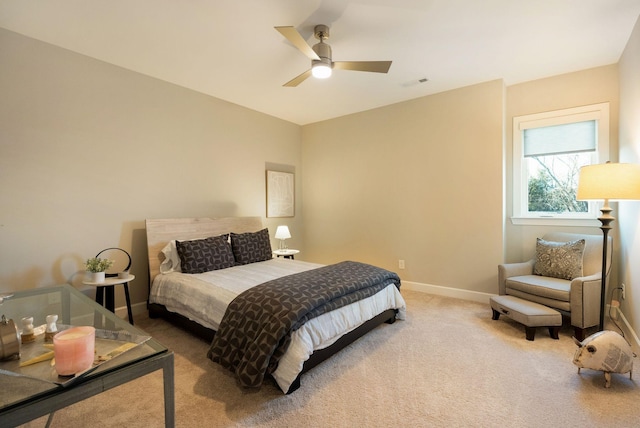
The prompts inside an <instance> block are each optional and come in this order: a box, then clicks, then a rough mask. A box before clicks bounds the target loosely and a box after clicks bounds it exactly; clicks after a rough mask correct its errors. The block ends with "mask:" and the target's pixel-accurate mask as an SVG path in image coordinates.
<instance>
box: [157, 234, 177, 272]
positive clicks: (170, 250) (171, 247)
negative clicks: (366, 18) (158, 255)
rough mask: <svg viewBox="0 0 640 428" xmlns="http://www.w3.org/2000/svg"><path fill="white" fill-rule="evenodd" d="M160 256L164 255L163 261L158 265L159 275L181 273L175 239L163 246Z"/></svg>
mask: <svg viewBox="0 0 640 428" xmlns="http://www.w3.org/2000/svg"><path fill="white" fill-rule="evenodd" d="M162 254H164V260H163V261H162V263H160V273H170V272H182V268H181V267H180V256H179V255H178V249H177V248H176V240H175V239H174V240H171V241H169V243H168V244H167V245H165V246H164V248H163V249H162Z"/></svg>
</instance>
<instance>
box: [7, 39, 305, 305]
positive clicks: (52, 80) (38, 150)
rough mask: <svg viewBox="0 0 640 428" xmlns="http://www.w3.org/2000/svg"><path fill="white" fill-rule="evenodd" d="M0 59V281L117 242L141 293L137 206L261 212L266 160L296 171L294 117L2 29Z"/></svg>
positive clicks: (179, 212)
mask: <svg viewBox="0 0 640 428" xmlns="http://www.w3.org/2000/svg"><path fill="white" fill-rule="evenodd" d="M0 64H2V66H1V72H0V94H1V95H0V201H1V206H2V208H1V209H0V260H1V261H0V292H3V291H5V292H6V291H9V290H20V289H26V288H34V287H43V286H48V285H53V284H59V283H64V282H70V283H72V284H74V285H76V286H78V287H79V288H82V285H81V275H78V273H79V272H81V271H82V270H83V268H82V263H83V262H84V260H85V259H86V258H87V257H91V256H94V255H95V254H96V253H97V252H98V251H99V250H101V249H103V248H106V247H110V246H119V247H122V248H124V249H126V250H128V251H130V252H131V254H132V256H133V259H134V261H133V268H132V271H133V273H134V274H135V275H136V276H137V278H136V279H135V281H134V282H133V284H132V300H133V301H134V302H145V301H146V298H147V293H148V285H147V271H146V269H147V262H146V247H145V245H146V243H145V234H144V220H145V218H165V217H192V216H194V217H196V216H207V217H224V216H236V215H238V216H243V215H245V216H246V215H251V216H255V215H257V216H264V215H265V172H264V171H265V166H266V165H273V164H276V165H286V166H288V167H290V168H293V169H294V170H296V172H299V169H300V168H299V167H300V132H301V130H300V127H299V126H297V125H294V124H291V123H288V122H285V121H282V120H279V119H275V118H273V117H270V116H266V115H264V114H261V113H257V112H254V111H251V110H248V109H245V108H242V107H239V106H237V105H233V104H230V103H227V102H224V101H221V100H218V99H215V98H212V97H209V96H205V95H202V94H199V93H196V92H193V91H190V90H187V89H184V88H181V87H178V86H175V85H171V84H168V83H165V82H162V81H159V80H156V79H152V78H149V77H145V76H142V75H140V74H137V73H133V72H130V71H127V70H124V69H122V68H118V67H115V66H112V65H109V64H106V63H103V62H100V61H96V60H93V59H90V58H88V57H85V56H82V55H78V54H75V53H72V52H69V51H67V50H64V49H60V48H57V47H53V46H51V45H47V44H44V43H41V42H38V41H35V40H32V39H29V38H25V37H23V36H20V35H17V34H15V33H12V32H8V31H6V30H2V29H0ZM212 78H215V75H212ZM297 177H299V174H297ZM296 187H297V189H298V196H301V193H300V190H299V189H300V188H301V187H300V186H299V185H298V186H296ZM298 200H299V201H300V200H301V197H299V198H298ZM296 211H297V212H298V213H300V211H301V210H300V207H299V206H298V207H297V210H296ZM280 223H281V222H280V221H277V220H274V219H268V220H267V219H265V224H266V225H267V226H269V227H270V229H271V230H272V235H273V233H275V226H277V224H280ZM283 223H286V224H289V225H290V226H291V230H292V234H293V235H294V236H293V238H292V239H291V240H290V241H289V242H290V243H291V246H301V244H302V242H301V232H299V231H301V229H302V220H301V216H300V215H297V216H296V218H294V219H285V220H284V221H283ZM274 245H275V242H274ZM123 304H124V303H123V297H122V295H121V294H119V295H117V302H116V305H117V306H122V305H123Z"/></svg>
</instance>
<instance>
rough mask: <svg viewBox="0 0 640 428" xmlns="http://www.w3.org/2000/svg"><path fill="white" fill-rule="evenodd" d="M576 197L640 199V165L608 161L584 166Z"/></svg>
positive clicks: (581, 170) (590, 198) (581, 199)
mask: <svg viewBox="0 0 640 428" xmlns="http://www.w3.org/2000/svg"><path fill="white" fill-rule="evenodd" d="M576 199H578V200H579V201H587V200H602V199H611V200H619V199H640V165H636V164H630V163H609V162H607V163H603V164H597V165H587V166H583V167H582V168H580V176H579V179H578V194H577V198H576Z"/></svg>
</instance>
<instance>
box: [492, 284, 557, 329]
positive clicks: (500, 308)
mask: <svg viewBox="0 0 640 428" xmlns="http://www.w3.org/2000/svg"><path fill="white" fill-rule="evenodd" d="M489 301H490V303H491V309H492V310H493V316H492V319H494V320H497V319H499V318H500V314H504V315H506V316H508V317H509V318H511V319H512V320H514V321H517V322H519V323H520V324H523V325H524V327H525V332H526V336H527V340H533V339H534V338H535V335H536V327H548V328H549V336H551V338H553V339H558V332H559V331H560V327H561V326H562V315H561V314H560V312H558V311H556V310H554V309H551V308H549V307H548V306H544V305H541V304H539V303H535V302H530V301H528V300H523V299H520V298H518V297H515V296H508V295H503V296H491V298H490V299H489Z"/></svg>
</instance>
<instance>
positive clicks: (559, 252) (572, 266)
mask: <svg viewBox="0 0 640 428" xmlns="http://www.w3.org/2000/svg"><path fill="white" fill-rule="evenodd" d="M584 246H585V241H584V239H578V240H576V241H570V242H554V241H545V240H544V239H541V238H538V241H537V242H536V261H535V265H534V267H533V273H534V274H535V275H541V276H549V277H552V278H560V279H568V280H572V279H573V278H578V277H580V276H582V255H583V253H584Z"/></svg>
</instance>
